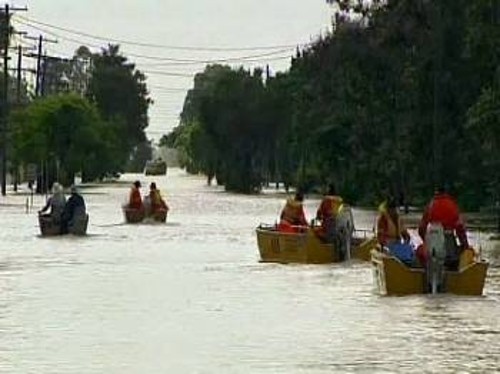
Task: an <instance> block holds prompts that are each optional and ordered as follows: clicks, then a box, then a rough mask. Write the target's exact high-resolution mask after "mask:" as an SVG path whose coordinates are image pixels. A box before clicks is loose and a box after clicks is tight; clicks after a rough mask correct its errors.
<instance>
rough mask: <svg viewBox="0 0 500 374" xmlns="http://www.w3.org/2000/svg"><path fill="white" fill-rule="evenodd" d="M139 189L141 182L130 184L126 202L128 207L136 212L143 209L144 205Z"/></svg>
mask: <svg viewBox="0 0 500 374" xmlns="http://www.w3.org/2000/svg"><path fill="white" fill-rule="evenodd" d="M140 188H141V182H139V181H135V182H134V183H133V184H132V188H131V189H130V195H129V202H128V207H129V208H131V209H137V210H142V209H144V205H143V203H142V197H141V191H140V190H139V189H140Z"/></svg>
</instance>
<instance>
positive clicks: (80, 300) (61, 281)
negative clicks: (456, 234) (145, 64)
mask: <svg viewBox="0 0 500 374" xmlns="http://www.w3.org/2000/svg"><path fill="white" fill-rule="evenodd" d="M125 177H126V179H127V180H130V181H132V180H133V179H134V178H136V177H137V176H133V175H127V176H125ZM140 178H141V179H142V181H143V182H145V183H143V185H146V184H147V182H148V181H151V180H156V182H157V184H159V187H160V188H161V189H162V190H163V192H164V193H165V194H166V196H167V199H168V202H169V204H170V206H171V208H172V210H171V214H170V216H169V218H168V221H169V223H168V224H166V225H138V226H131V225H125V224H123V218H122V214H121V211H120V205H121V203H122V202H123V201H124V200H125V198H126V195H127V193H128V185H126V184H125V185H107V186H100V187H95V188H90V189H86V190H85V195H84V196H85V198H86V200H87V203H88V206H89V212H90V215H91V220H90V226H89V235H88V236H87V237H85V238H76V237H65V238H55V239H48V238H41V237H39V232H38V227H37V221H36V214H35V213H30V214H26V213H25V211H24V202H25V196H9V197H7V198H6V199H2V200H0V203H1V205H0V227H1V228H0V241H1V244H0V248H1V249H0V373H9V374H13V373H22V374H25V373H37V374H38V373H44V374H45V373H47V374H52V373H86V374H90V373H107V374H110V373H117V374H118V373H119V374H125V373H332V372H338V373H377V372H379V373H392V372H393V373H401V372H404V373H426V372H428V373H456V372H464V373H486V372H496V371H500V314H499V310H500V271H499V267H500V245H497V246H495V243H494V242H490V241H487V240H486V236H485V235H484V234H483V235H482V237H481V238H479V236H475V235H472V237H471V241H472V242H473V243H474V244H479V240H481V246H482V248H483V253H484V255H485V257H487V258H488V259H489V260H490V261H491V268H490V270H489V274H488V279H487V286H486V289H485V296H484V297H456V296H447V295H445V296H437V297H428V296H425V297H423V296H415V297H399V298H397V297H396V298H388V297H380V296H378V295H376V294H375V293H374V292H373V283H372V274H371V269H370V266H369V264H365V263H347V264H339V265H333V266H330V265H329V266H299V265H288V266H285V265H274V264H261V263H259V262H258V260H259V257H258V251H257V246H256V239H255V234H254V228H255V226H256V225H257V224H259V223H260V222H273V221H274V220H275V218H276V216H277V214H278V212H279V210H280V208H281V205H282V202H283V196H278V195H275V194H266V195H264V196H249V197H247V196H237V195H232V194H227V193H224V192H222V190H221V189H220V188H217V187H207V186H205V185H204V179H203V178H200V177H192V176H187V175H186V174H185V173H184V172H182V171H180V170H169V175H168V176H167V177H160V178H154V177H148V178H145V177H143V176H140ZM35 203H36V205H37V206H38V205H41V204H42V200H41V198H35ZM316 205H317V201H308V205H307V208H308V212H310V213H312V212H313V211H314V208H315V206H316ZM355 219H356V223H357V226H358V227H359V228H367V229H370V228H371V227H372V225H373V220H374V215H373V213H372V212H368V211H361V210H356V211H355Z"/></svg>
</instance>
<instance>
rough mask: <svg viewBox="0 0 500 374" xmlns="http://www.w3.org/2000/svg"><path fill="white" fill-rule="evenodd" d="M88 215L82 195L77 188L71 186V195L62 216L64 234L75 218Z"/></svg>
mask: <svg viewBox="0 0 500 374" xmlns="http://www.w3.org/2000/svg"><path fill="white" fill-rule="evenodd" d="M86 214H87V212H86V207H85V201H84V200H83V197H82V195H80V194H79V193H78V189H77V188H76V186H74V185H73V186H71V195H70V197H69V199H68V201H67V203H66V206H65V207H64V211H63V214H62V224H63V227H62V232H63V233H65V232H67V229H68V225H69V224H70V223H71V222H72V221H73V220H74V218H75V217H82V216H85V215H86Z"/></svg>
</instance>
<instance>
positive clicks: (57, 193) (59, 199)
mask: <svg viewBox="0 0 500 374" xmlns="http://www.w3.org/2000/svg"><path fill="white" fill-rule="evenodd" d="M65 205H66V198H65V197H64V191H63V187H62V186H61V185H60V184H59V183H57V182H54V184H53V185H52V196H50V197H49V198H48V200H47V203H46V204H45V206H44V207H43V208H42V209H41V210H39V211H38V214H40V215H43V213H45V212H46V211H48V210H49V208H50V213H49V214H46V215H44V216H49V217H51V218H52V220H53V222H54V223H59V222H61V218H62V214H63V211H64V207H65Z"/></svg>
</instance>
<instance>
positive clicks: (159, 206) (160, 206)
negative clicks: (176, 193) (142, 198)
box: [149, 182, 169, 214]
mask: <svg viewBox="0 0 500 374" xmlns="http://www.w3.org/2000/svg"><path fill="white" fill-rule="evenodd" d="M149 204H150V213H151V214H155V213H156V212H158V211H159V210H166V211H167V212H168V210H169V208H168V205H167V204H166V203H165V200H163V198H162V197H161V194H160V190H159V189H158V188H157V187H156V183H155V182H152V183H151V184H150V185H149Z"/></svg>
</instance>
